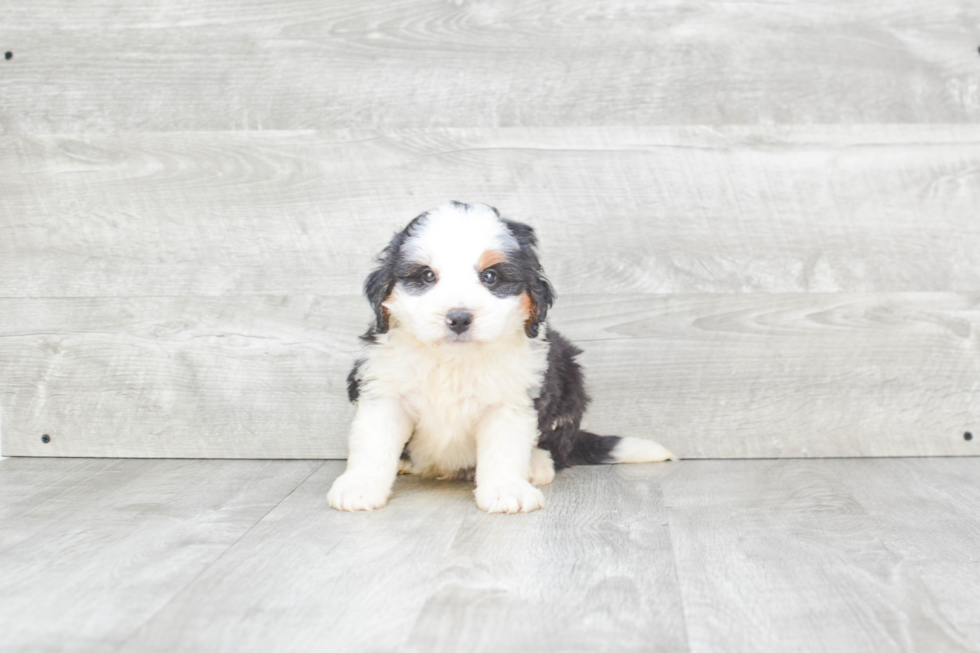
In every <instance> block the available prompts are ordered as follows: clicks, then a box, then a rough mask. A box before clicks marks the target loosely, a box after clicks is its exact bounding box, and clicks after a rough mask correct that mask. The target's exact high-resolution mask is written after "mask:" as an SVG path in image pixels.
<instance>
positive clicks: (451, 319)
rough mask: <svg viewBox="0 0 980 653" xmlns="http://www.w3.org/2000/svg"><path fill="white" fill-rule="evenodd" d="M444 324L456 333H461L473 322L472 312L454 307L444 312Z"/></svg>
mask: <svg viewBox="0 0 980 653" xmlns="http://www.w3.org/2000/svg"><path fill="white" fill-rule="evenodd" d="M446 324H448V325H449V328H450V329H452V330H453V331H455V332H456V333H463V332H464V331H466V330H467V329H469V328H470V325H471V324H473V314H472V313H470V312H469V311H464V310H463V309H461V308H454V309H453V310H451V311H449V312H448V313H446Z"/></svg>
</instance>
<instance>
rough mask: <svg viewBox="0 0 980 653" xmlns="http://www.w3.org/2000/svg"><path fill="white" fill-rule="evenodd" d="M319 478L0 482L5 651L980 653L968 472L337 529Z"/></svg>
mask: <svg viewBox="0 0 980 653" xmlns="http://www.w3.org/2000/svg"><path fill="white" fill-rule="evenodd" d="M317 465H318V463H311V462H309V461H291V462H284V461H276V462H270V461H266V462H258V461H146V460H112V461H108V460H97V461H93V460H73V459H16V458H8V459H5V460H2V461H0V516H2V519H3V522H2V528H0V537H3V538H5V539H3V540H2V543H0V589H2V590H3V591H2V592H0V624H2V627H0V647H2V648H3V650H4V651H5V652H6V651H11V652H12V653H20V652H21V651H23V652H25V653H27V652H30V653H34V652H36V651H79V652H81V651H140V652H146V651H176V650H179V651H187V652H189V653H195V652H197V651H200V652H202V653H203V652H207V653H213V652H219V651H235V652H236V653H237V652H247V651H262V652H263V653H264V652H265V651H273V650H276V651H298V652H302V651H311V652H312V651H324V650H330V651H351V652H360V651H419V652H422V651H425V652H429V651H432V652H439V651H461V650H462V651H474V652H479V651H500V650H507V651H534V652H535V653H538V652H540V653H552V652H555V653H558V652H561V651H590V652H591V651H596V650H612V651H620V650H624V651H632V650H637V651H672V652H679V653H680V652H687V651H691V652H692V653H702V652H705V651H718V650H724V651H733V652H739V651H752V652H755V651H768V650H779V651H789V650H792V651H801V652H803V653H810V652H814V653H816V652H822V651H828V652H830V651H832V652H834V653H851V652H852V651H853V652H858V651H861V652H863V651H883V652H889V651H909V652H911V651H929V652H933V651H936V652H944V651H969V652H974V653H976V652H978V651H980V640H978V637H977V635H978V634H980V631H978V629H977V619H976V611H975V610H973V606H975V605H976V604H977V602H978V601H980V582H978V580H977V569H978V564H977V562H976V560H980V557H978V555H977V553H978V551H977V546H978V545H977V542H980V535H978V529H980V518H978V515H980V510H978V507H980V503H978V502H980V494H978V493H980V490H978V487H977V483H976V479H977V477H978V475H980V458H960V459H942V458H930V459H863V460H839V459H825V460H810V461H800V460H782V461H681V462H680V463H676V464H656V465H618V466H592V467H578V468H573V469H571V470H566V471H563V472H561V473H559V474H558V476H557V477H556V479H555V481H554V483H553V484H552V485H550V486H548V487H547V488H545V493H546V495H547V500H548V506H547V507H546V508H545V510H543V511H540V512H537V513H532V514H529V515H487V514H484V513H481V512H479V510H478V509H477V508H476V506H475V504H474V501H473V497H472V488H473V486H472V484H469V483H462V482H439V481H421V480H419V479H417V478H414V477H404V476H403V477H399V479H398V480H397V481H396V484H395V493H394V496H393V497H392V500H391V503H390V504H389V505H388V506H387V507H386V508H385V509H383V510H381V511H377V512H373V513H355V514H351V513H339V512H337V511H333V510H330V509H328V508H327V507H326V502H325V500H324V495H325V494H326V491H327V489H328V488H329V486H330V483H331V482H332V481H333V479H334V478H335V477H336V476H337V475H338V474H339V473H340V472H341V470H342V468H343V463H341V462H336V461H334V462H327V463H324V464H322V466H319V467H318V468H317V469H316V471H313V473H312V474H310V472H311V471H312V470H313V469H314V468H316V467H317ZM73 497H74V498H73ZM8 534H14V535H16V537H13V538H9V539H8V538H7V535H8Z"/></svg>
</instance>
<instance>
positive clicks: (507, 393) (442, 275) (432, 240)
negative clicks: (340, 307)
mask: <svg viewBox="0 0 980 653" xmlns="http://www.w3.org/2000/svg"><path fill="white" fill-rule="evenodd" d="M536 244H537V239H536V237H535V235H534V231H533V230H532V229H531V227H529V226H527V225H524V224H520V223H518V222H511V221H509V220H505V219H503V218H501V217H500V214H499V213H498V212H497V210H496V209H494V208H492V207H490V206H486V205H483V204H461V203H459V202H452V203H450V204H445V205H443V206H440V207H438V208H436V209H433V210H431V211H428V212H426V213H423V214H422V215H420V216H418V217H417V218H415V219H414V220H412V221H411V222H410V223H409V224H408V226H407V227H405V229H404V230H402V231H401V232H399V233H397V234H395V236H394V238H392V240H391V242H390V243H389V244H388V246H387V247H386V248H385V249H384V251H383V252H381V255H380V256H379V258H378V262H379V263H380V267H378V269H376V270H374V271H373V272H371V274H370V275H369V276H368V278H367V280H366V281H365V283H364V292H365V294H366V295H367V298H368V300H369V301H370V303H371V306H372V307H373V308H374V312H375V322H374V324H373V325H372V326H371V327H370V328H369V329H368V331H367V333H366V334H365V335H364V336H362V339H363V340H364V341H365V342H366V343H367V346H366V348H365V349H366V351H365V354H364V357H363V358H361V359H360V360H358V361H357V362H356V363H355V365H354V369H353V370H351V373H350V376H349V377H348V394H349V396H350V400H351V401H352V402H354V403H355V404H356V406H357V413H356V415H355V417H354V422H353V424H352V425H351V433H350V453H349V456H348V459H347V470H346V471H345V472H344V474H343V475H341V476H340V477H339V478H337V480H336V481H335V482H334V484H333V487H332V488H331V489H330V492H329V493H328V494H327V501H328V502H329V504H330V505H331V506H332V507H334V508H337V509H338V510H372V509H374V508H380V507H382V506H384V505H385V503H387V501H388V497H389V496H390V494H391V488H392V485H393V484H394V481H395V477H396V475H397V474H398V473H399V472H402V473H414V474H422V475H425V476H433V477H438V478H464V477H467V476H469V474H471V473H472V471H473V470H474V468H475V472H476V491H475V494H476V503H477V505H478V506H479V507H480V508H482V509H483V510H486V511H487V512H530V511H532V510H537V509H538V508H543V507H544V497H543V495H542V494H541V491H540V490H538V488H537V487H535V486H541V485H547V484H548V483H550V482H551V481H552V479H554V477H555V470H560V469H563V468H565V467H568V466H570V465H587V464H594V463H625V462H659V461H664V460H668V459H670V460H673V459H674V456H673V455H672V454H671V453H670V452H669V451H667V450H666V449H665V448H663V447H662V446H660V445H659V444H657V443H656V442H652V441H650V440H645V439H640V438H625V437H616V436H599V435H595V434H593V433H589V432H587V431H583V430H581V429H580V428H579V423H580V422H581V420H582V415H583V413H584V412H585V407H586V405H587V404H588V402H589V397H588V395H587V394H586V392H585V384H584V381H583V378H582V370H581V368H580V367H579V365H578V363H576V362H575V356H576V355H577V354H579V353H581V352H580V350H579V349H577V348H576V347H575V346H573V345H572V344H571V343H569V342H568V341H567V340H565V339H564V338H563V337H562V336H560V335H559V334H558V332H557V331H555V330H554V329H551V328H549V327H547V326H546V325H545V322H544V320H545V315H547V313H548V308H549V307H550V306H551V304H552V302H553V300H554V293H553V291H552V289H551V285H550V284H549V283H548V280H547V279H546V278H545V276H544V272H543V271H542V269H541V264H540V263H539V262H538V257H537V255H536V254H535V250H534V248H535V246H536Z"/></svg>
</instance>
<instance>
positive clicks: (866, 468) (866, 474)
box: [834, 458, 980, 650]
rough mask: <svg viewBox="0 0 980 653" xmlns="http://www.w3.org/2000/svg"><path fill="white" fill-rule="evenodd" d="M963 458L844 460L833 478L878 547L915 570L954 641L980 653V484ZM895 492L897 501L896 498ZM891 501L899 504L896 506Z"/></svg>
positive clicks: (974, 468)
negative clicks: (863, 512)
mask: <svg viewBox="0 0 980 653" xmlns="http://www.w3.org/2000/svg"><path fill="white" fill-rule="evenodd" d="M977 472H978V470H977V462H976V461H975V460H966V459H948V458H943V459H938V460H919V459H907V460H895V461H891V462H890V463H889V464H888V465H886V466H876V465H875V462H874V461H869V460H848V461H840V463H839V465H835V468H834V473H835V475H836V476H837V477H838V478H840V480H841V482H842V483H843V485H844V486H845V487H847V489H848V490H849V491H850V492H851V494H853V496H854V497H855V498H856V499H857V500H858V501H859V502H860V503H861V505H862V506H864V507H865V508H866V509H867V510H868V512H869V514H870V515H871V516H872V518H873V521H874V526H875V530H876V531H877V532H878V533H879V539H880V540H881V542H882V544H883V545H884V546H886V547H888V550H889V551H891V552H892V553H893V554H894V555H895V556H896V557H897V558H899V559H900V560H901V561H902V564H903V565H905V566H907V567H909V568H913V569H916V570H917V575H918V576H919V577H920V578H921V579H922V582H923V584H924V585H925V586H926V588H927V590H928V592H929V594H931V595H932V596H934V597H936V598H937V600H938V606H937V607H938V608H939V612H940V619H943V620H945V621H946V622H947V623H951V624H954V625H955V632H956V634H957V641H958V642H960V643H962V644H963V647H964V648H967V649H969V650H980V615H978V614H977V611H976V610H975V609H974V606H976V604H977V601H978V599H980V523H978V520H977V517H976V516H977V515H978V514H980V485H978V484H977V482H976V479H977ZM899 488H901V490H900V491H897V490H898V489H899ZM896 494H897V495H898V496H896ZM896 498H897V499H898V500H896Z"/></svg>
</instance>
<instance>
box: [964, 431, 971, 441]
mask: <svg viewBox="0 0 980 653" xmlns="http://www.w3.org/2000/svg"><path fill="white" fill-rule="evenodd" d="M963 439H964V440H966V441H967V442H969V441H970V440H972V439H973V434H972V433H970V432H969V431H967V432H966V433H964V434H963Z"/></svg>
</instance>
